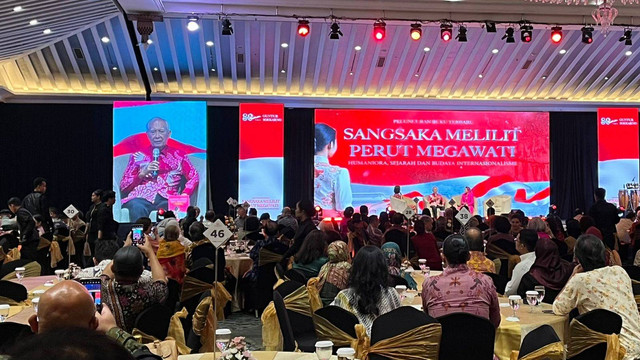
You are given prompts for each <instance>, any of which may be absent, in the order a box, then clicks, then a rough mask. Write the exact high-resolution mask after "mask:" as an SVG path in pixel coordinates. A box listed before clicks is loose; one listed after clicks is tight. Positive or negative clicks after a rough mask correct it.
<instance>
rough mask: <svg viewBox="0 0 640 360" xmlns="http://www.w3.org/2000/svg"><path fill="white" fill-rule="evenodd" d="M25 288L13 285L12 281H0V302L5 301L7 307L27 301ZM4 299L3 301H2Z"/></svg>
mask: <svg viewBox="0 0 640 360" xmlns="http://www.w3.org/2000/svg"><path fill="white" fill-rule="evenodd" d="M27 297H28V294H27V288H26V287H24V285H22V284H17V283H14V282H13V281H8V280H0V301H6V300H11V301H13V303H12V302H11V301H6V302H5V303H7V304H9V305H15V304H16V303H19V302H21V301H25V300H27ZM2 298H5V299H6V300H5V299H2Z"/></svg>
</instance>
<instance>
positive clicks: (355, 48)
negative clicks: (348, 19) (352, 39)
mask: <svg viewBox="0 0 640 360" xmlns="http://www.w3.org/2000/svg"><path fill="white" fill-rule="evenodd" d="M353 49H354V50H355V51H360V50H362V46H360V45H356V46H355V47H354V48H353Z"/></svg>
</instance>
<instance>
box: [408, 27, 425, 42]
mask: <svg viewBox="0 0 640 360" xmlns="http://www.w3.org/2000/svg"><path fill="white" fill-rule="evenodd" d="M409 35H411V39H412V40H420V38H421V37H422V25H420V24H418V23H416V24H411V31H410V32H409Z"/></svg>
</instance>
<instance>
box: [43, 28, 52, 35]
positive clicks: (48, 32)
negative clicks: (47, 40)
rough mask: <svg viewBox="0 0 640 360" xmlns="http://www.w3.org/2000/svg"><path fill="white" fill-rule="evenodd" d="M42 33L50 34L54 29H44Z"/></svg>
mask: <svg viewBox="0 0 640 360" xmlns="http://www.w3.org/2000/svg"><path fill="white" fill-rule="evenodd" d="M42 33H43V34H45V35H49V34H51V33H52V31H51V29H44V30H42Z"/></svg>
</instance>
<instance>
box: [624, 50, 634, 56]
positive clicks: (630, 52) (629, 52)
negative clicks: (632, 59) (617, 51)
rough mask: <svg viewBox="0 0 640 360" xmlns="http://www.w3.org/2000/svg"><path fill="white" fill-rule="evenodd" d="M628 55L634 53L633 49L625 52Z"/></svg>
mask: <svg viewBox="0 0 640 360" xmlns="http://www.w3.org/2000/svg"><path fill="white" fill-rule="evenodd" d="M624 54H625V55H626V56H631V54H633V51H631V50H627V52H625V53H624Z"/></svg>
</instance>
